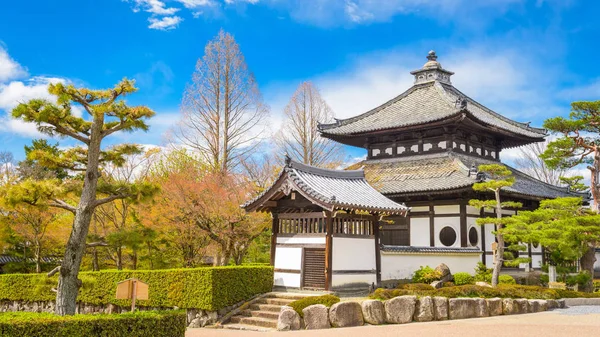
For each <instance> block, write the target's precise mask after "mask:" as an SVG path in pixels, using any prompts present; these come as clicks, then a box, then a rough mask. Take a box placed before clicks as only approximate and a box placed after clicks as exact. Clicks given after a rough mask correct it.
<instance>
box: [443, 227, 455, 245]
mask: <svg viewBox="0 0 600 337" xmlns="http://www.w3.org/2000/svg"><path fill="white" fill-rule="evenodd" d="M440 242H441V243H442V244H443V245H444V246H447V247H450V246H452V245H453V244H454V243H455V242H456V231H455V230H454V228H452V227H449V226H446V227H444V228H442V230H441V231H440Z"/></svg>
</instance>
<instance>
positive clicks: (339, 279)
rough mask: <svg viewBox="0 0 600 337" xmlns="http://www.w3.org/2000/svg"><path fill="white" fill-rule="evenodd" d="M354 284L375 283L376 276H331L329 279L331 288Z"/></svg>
mask: <svg viewBox="0 0 600 337" xmlns="http://www.w3.org/2000/svg"><path fill="white" fill-rule="evenodd" d="M356 283H367V284H372V283H377V276H376V275H375V274H337V275H336V274H333V278H332V279H331V286H332V287H333V288H336V287H341V286H344V285H350V284H356Z"/></svg>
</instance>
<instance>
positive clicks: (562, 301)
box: [556, 298, 567, 309]
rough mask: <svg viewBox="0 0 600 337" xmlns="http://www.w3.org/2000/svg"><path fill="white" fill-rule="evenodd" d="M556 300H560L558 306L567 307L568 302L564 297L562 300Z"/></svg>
mask: <svg viewBox="0 0 600 337" xmlns="http://www.w3.org/2000/svg"><path fill="white" fill-rule="evenodd" d="M556 301H557V302H558V307H559V308H560V309H564V308H566V307H567V302H566V301H565V300H564V299H563V298H561V299H560V300H556Z"/></svg>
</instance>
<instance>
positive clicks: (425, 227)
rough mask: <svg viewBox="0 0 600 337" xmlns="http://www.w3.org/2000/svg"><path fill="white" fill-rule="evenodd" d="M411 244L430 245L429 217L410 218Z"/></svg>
mask: <svg viewBox="0 0 600 337" xmlns="http://www.w3.org/2000/svg"><path fill="white" fill-rule="evenodd" d="M410 245H411V246H429V218H411V219H410Z"/></svg>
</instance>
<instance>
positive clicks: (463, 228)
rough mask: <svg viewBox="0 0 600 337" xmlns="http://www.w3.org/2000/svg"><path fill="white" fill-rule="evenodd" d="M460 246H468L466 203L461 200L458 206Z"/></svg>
mask: <svg viewBox="0 0 600 337" xmlns="http://www.w3.org/2000/svg"><path fill="white" fill-rule="evenodd" d="M459 209H460V246H461V247H468V243H467V242H468V241H467V235H468V234H467V204H465V203H464V202H463V201H461V203H460V206H459Z"/></svg>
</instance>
